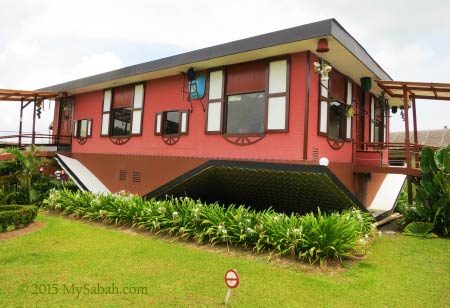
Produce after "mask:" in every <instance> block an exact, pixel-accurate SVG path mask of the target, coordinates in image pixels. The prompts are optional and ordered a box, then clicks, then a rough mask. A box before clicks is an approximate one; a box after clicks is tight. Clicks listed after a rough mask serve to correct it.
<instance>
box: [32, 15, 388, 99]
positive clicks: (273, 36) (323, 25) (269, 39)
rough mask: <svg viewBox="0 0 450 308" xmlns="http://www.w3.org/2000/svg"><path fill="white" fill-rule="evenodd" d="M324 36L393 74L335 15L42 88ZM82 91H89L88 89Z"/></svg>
mask: <svg viewBox="0 0 450 308" xmlns="http://www.w3.org/2000/svg"><path fill="white" fill-rule="evenodd" d="M324 36H333V37H335V38H336V40H338V41H339V43H341V44H342V45H343V46H344V47H345V48H346V49H348V50H349V51H350V52H351V53H352V54H353V55H354V56H355V57H356V58H357V59H358V60H359V61H360V62H361V63H362V64H363V65H364V66H366V67H367V68H368V69H369V70H370V71H372V72H373V73H374V74H375V75H376V76H377V77H379V79H387V80H390V79H391V78H390V76H389V75H388V74H387V73H386V72H384V70H382V69H381V67H380V66H379V65H378V64H377V63H376V62H375V61H374V60H373V58H372V57H371V56H370V55H369V54H368V53H367V51H366V50H365V49H364V48H363V47H362V46H361V45H360V44H359V43H358V42H357V41H356V40H355V39H354V38H353V37H352V36H351V35H350V34H349V33H348V32H347V31H346V30H345V29H344V28H343V27H342V26H341V25H340V24H339V23H338V22H337V21H336V20H335V19H327V20H323V21H319V22H315V23H310V24H306V25H302V26H298V27H294V28H290V29H285V30H280V31H276V32H272V33H267V34H262V35H258V36H255V37H251V38H246V39H241V40H237V41H233V42H229V43H225V44H221V45H216V46H212V47H207V48H203V49H199V50H194V51H190V52H187V53H183V54H179V55H175V56H171V57H166V58H162V59H158V60H154V61H149V62H145V63H141V64H137V65H132V66H128V67H124V68H121V69H118V70H114V71H110V72H106V73H102V74H98V75H93V76H89V77H85V78H81V79H77V80H73V81H69V82H65V83H61V84H57V85H53V86H50V87H46V88H42V89H40V90H45V91H65V92H71V91H72V90H75V89H81V88H84V87H90V86H92V85H96V84H102V83H106V82H110V81H113V80H121V79H125V78H130V77H132V76H137V75H144V74H148V73H152V72H157V71H163V70H167V69H170V68H176V67H179V66H183V65H189V64H191V63H198V62H201V61H208V60H211V59H216V58H221V57H226V56H230V55H235V54H240V53H245V52H250V51H254V50H259V49H264V48H270V47H274V46H278V45H284V44H289V43H293V42H298V41H304V40H308V39H314V38H318V37H324ZM79 92H80V93H82V92H88V90H86V91H79Z"/></svg>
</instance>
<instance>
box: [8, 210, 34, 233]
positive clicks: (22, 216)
mask: <svg viewBox="0 0 450 308" xmlns="http://www.w3.org/2000/svg"><path fill="white" fill-rule="evenodd" d="M37 212H38V208H37V207H36V206H34V205H1V206H0V231H7V229H8V227H10V226H13V227H14V228H18V227H21V226H26V225H28V224H29V223H30V222H32V221H33V220H34V219H35V218H36V215H37Z"/></svg>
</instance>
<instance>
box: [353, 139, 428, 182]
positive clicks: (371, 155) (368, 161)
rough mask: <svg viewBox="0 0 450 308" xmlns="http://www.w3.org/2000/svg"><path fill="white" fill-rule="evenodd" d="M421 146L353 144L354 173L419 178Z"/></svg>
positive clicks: (374, 143) (377, 143)
mask: <svg viewBox="0 0 450 308" xmlns="http://www.w3.org/2000/svg"><path fill="white" fill-rule="evenodd" d="M424 147H425V145H423V144H413V143H411V144H410V145H409V153H408V151H407V150H408V148H407V146H406V144H405V143H387V142H354V143H353V169H354V171H356V172H383V173H384V172H387V173H401V174H407V175H414V176H420V153H421V151H422V149H423V148H424Z"/></svg>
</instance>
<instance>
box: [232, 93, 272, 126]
mask: <svg viewBox="0 0 450 308" xmlns="http://www.w3.org/2000/svg"><path fill="white" fill-rule="evenodd" d="M264 101H265V100H264V92H257V93H248V94H237V95H230V96H228V97H227V125H226V133H227V134H247V133H248V134H258V133H259V134H260V133H263V132H264V107H265V106H264V105H265V104H264Z"/></svg>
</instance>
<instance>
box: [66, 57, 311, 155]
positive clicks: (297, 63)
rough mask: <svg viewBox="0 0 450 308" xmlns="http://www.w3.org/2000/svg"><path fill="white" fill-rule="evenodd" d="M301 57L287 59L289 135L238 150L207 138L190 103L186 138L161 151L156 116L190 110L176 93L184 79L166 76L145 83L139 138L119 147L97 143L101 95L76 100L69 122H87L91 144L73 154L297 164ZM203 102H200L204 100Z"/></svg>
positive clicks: (215, 137) (198, 113) (300, 149)
mask: <svg viewBox="0 0 450 308" xmlns="http://www.w3.org/2000/svg"><path fill="white" fill-rule="evenodd" d="M305 63H306V53H305V52H304V53H298V54H293V55H292V56H291V76H290V113H289V132H288V133H271V134H267V135H266V137H265V138H264V139H262V140H261V141H259V142H257V143H255V144H253V145H249V146H237V145H234V144H231V143H229V142H228V141H226V140H225V139H224V138H223V137H222V136H221V135H206V134H205V133H204V130H205V116H206V114H205V113H204V112H203V110H202V108H201V105H200V102H198V101H194V102H193V105H194V110H193V113H191V114H190V115H189V134H188V135H186V136H181V137H180V140H179V141H178V143H176V144H175V145H171V146H169V145H166V144H165V143H164V142H163V141H162V139H161V136H155V135H154V124H155V113H156V112H159V111H167V110H177V109H189V107H190V106H189V103H188V101H187V98H186V94H185V95H184V100H183V94H182V93H181V88H182V82H183V77H182V76H181V75H177V76H171V77H166V78H161V79H156V80H150V81H147V82H146V88H145V103H144V112H143V129H142V136H133V137H132V138H131V140H130V141H129V142H128V143H126V144H124V145H116V144H113V143H112V142H111V141H110V140H109V138H107V137H100V129H101V110H102V96H103V91H96V92H91V93H85V94H80V95H77V96H76V98H75V111H74V120H78V119H83V118H92V119H93V123H92V138H89V139H88V140H87V142H86V143H85V144H84V145H80V144H78V143H77V141H76V140H74V142H73V143H72V152H74V153H109V154H114V153H115V154H143V155H169V156H183V157H208V158H227V159H229V158H232V159H276V160H301V159H302V156H303V154H302V153H303V119H304V101H305V94H304V93H305V89H306V81H305V68H306V67H305ZM203 100H204V101H205V99H203Z"/></svg>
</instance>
